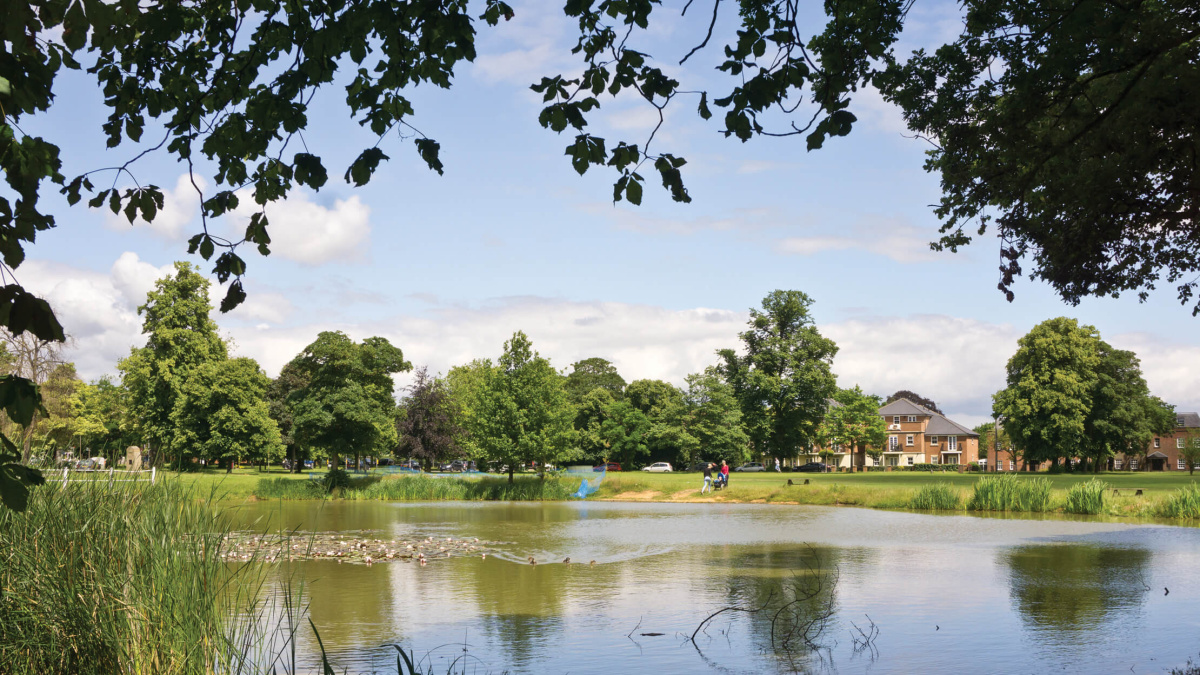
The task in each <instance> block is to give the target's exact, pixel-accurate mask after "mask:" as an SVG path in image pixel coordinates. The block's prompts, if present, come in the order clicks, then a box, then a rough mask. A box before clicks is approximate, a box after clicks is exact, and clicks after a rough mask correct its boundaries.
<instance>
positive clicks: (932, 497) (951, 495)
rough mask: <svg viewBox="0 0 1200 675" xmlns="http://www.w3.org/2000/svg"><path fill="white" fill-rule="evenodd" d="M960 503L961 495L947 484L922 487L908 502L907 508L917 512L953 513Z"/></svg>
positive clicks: (932, 484)
mask: <svg viewBox="0 0 1200 675" xmlns="http://www.w3.org/2000/svg"><path fill="white" fill-rule="evenodd" d="M961 502H962V493H961V492H960V491H958V490H956V489H954V488H953V487H951V486H950V484H949V483H931V484H929V485H922V486H921V489H920V490H917V491H916V493H915V494H913V496H912V498H911V499H909V500H908V508H910V509H914V510H917V511H954V510H956V509H958V505H959V503H961Z"/></svg>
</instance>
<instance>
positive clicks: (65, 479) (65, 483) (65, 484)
mask: <svg viewBox="0 0 1200 675" xmlns="http://www.w3.org/2000/svg"><path fill="white" fill-rule="evenodd" d="M67 471H69V469H68V468H67V467H65V466H64V467H63V484H62V489H64V490H66V489H67Z"/></svg>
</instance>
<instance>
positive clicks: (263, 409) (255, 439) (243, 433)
mask: <svg viewBox="0 0 1200 675" xmlns="http://www.w3.org/2000/svg"><path fill="white" fill-rule="evenodd" d="M270 386H271V379H270V378H269V377H267V374H266V373H264V372H263V370H262V368H260V367H259V366H258V363H257V362H256V361H255V360H254V359H250V358H245V357H243V358H236V359H226V360H222V361H210V362H208V363H205V364H202V365H201V366H200V367H198V368H197V369H196V370H195V372H193V373H192V375H191V377H189V378H188V380H187V382H185V383H184V385H183V388H182V390H181V397H180V399H179V402H178V404H177V405H176V406H175V410H174V412H173V414H172V415H171V419H172V421H173V422H174V423H175V427H176V429H177V432H176V433H177V434H178V441H179V443H180V444H181V445H183V446H185V447H187V448H188V449H189V452H190V453H195V454H197V455H198V456H200V457H202V458H204V459H206V460H208V461H210V462H214V463H217V462H224V463H225V468H226V471H232V470H233V466H234V464H235V463H237V462H238V461H239V460H241V459H247V460H250V461H251V462H253V463H255V464H260V465H263V464H267V463H268V462H272V461H276V460H278V459H280V458H282V457H283V442H282V440H281V438H280V434H279V425H277V424H276V423H275V420H273V419H271V414H270V406H269V404H268V403H267V400H266V396H267V390H268V389H269V388H270Z"/></svg>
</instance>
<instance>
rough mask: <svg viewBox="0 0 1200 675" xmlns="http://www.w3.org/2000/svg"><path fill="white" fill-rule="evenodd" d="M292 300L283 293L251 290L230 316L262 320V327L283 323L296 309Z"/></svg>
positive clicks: (248, 319)
mask: <svg viewBox="0 0 1200 675" xmlns="http://www.w3.org/2000/svg"><path fill="white" fill-rule="evenodd" d="M295 309H296V308H295V306H293V305H292V301H291V300H288V298H287V296H286V295H284V294H282V293H273V292H264V291H251V292H250V293H248V295H247V297H246V299H245V300H244V301H243V302H242V304H240V305H238V306H237V307H235V308H234V309H232V310H231V311H230V312H229V313H228V316H230V317H233V318H235V319H245V320H247V321H260V322H262V323H260V324H259V326H261V327H269V324H274V323H283V322H284V321H287V320H288V317H290V316H291V315H292V312H293V311H295Z"/></svg>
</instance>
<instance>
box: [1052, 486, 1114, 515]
mask: <svg viewBox="0 0 1200 675" xmlns="http://www.w3.org/2000/svg"><path fill="white" fill-rule="evenodd" d="M1107 494H1108V483H1105V482H1104V481H1102V480H1100V479H1099V478H1093V479H1091V480H1089V481H1087V482H1084V483H1076V484H1074V485H1072V486H1071V487H1070V489H1068V490H1067V503H1066V505H1065V506H1064V507H1063V510H1064V511H1066V512H1067V513H1082V514H1087V515H1096V514H1098V513H1103V512H1104V507H1105V501H1104V500H1105V497H1106V495H1107Z"/></svg>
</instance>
